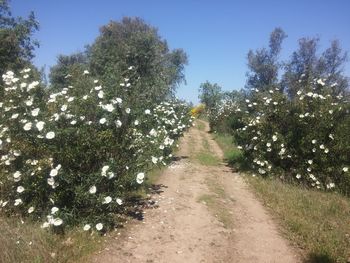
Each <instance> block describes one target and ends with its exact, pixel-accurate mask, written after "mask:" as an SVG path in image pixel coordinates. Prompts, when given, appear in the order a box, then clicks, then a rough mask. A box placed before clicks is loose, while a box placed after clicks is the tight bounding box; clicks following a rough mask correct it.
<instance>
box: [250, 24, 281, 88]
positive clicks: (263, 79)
mask: <svg viewBox="0 0 350 263" xmlns="http://www.w3.org/2000/svg"><path fill="white" fill-rule="evenodd" d="M286 37H287V35H286V34H285V33H284V31H283V30H282V29H281V28H276V29H275V30H274V31H272V33H271V35H270V43H269V49H266V48H262V49H258V50H256V51H255V52H254V51H252V50H250V51H249V52H248V68H249V72H248V73H247V76H248V80H247V85H246V89H247V90H248V91H252V90H255V89H258V90H259V91H266V90H268V89H271V86H276V85H277V82H278V70H279V69H280V67H281V65H280V63H278V55H279V53H280V51H281V46H282V42H283V40H284V39H285V38H286Z"/></svg>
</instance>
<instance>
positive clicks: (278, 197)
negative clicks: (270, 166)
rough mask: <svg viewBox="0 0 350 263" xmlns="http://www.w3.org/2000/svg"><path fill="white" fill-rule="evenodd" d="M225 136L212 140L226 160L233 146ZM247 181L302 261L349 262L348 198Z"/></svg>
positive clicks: (271, 181)
mask: <svg viewBox="0 0 350 263" xmlns="http://www.w3.org/2000/svg"><path fill="white" fill-rule="evenodd" d="M225 137H227V136H225V135H216V136H215V139H216V141H217V142H218V144H219V145H220V146H221V147H222V149H223V151H224V152H225V156H227V157H226V158H227V159H228V161H230V159H229V157H230V156H232V155H231V154H232V151H234V146H233V143H232V141H231V144H229V143H227V142H228V140H231V139H230V138H225ZM231 162H232V160H231ZM247 182H248V183H249V185H250V186H251V188H252V189H253V190H254V192H255V193H256V194H257V196H258V197H259V198H260V200H261V201H262V202H263V203H264V205H265V206H266V207H268V208H269V209H270V212H271V214H272V215H274V216H275V217H276V218H277V219H278V221H279V222H281V225H282V227H283V230H284V234H285V236H286V237H287V238H288V239H290V240H291V241H292V243H294V244H296V246H298V247H300V248H302V249H303V250H304V251H305V262H309V263H316V262H317V263H329V262H350V200H349V198H346V197H344V196H342V195H340V194H337V193H325V192H320V191H314V190H309V189H304V188H300V187H298V186H294V185H290V184H286V183H282V182H280V181H279V180H277V179H264V178H261V177H247Z"/></svg>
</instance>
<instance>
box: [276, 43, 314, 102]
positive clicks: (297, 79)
mask: <svg viewBox="0 0 350 263" xmlns="http://www.w3.org/2000/svg"><path fill="white" fill-rule="evenodd" d="M318 42H319V39H318V38H301V39H300V40H299V49H298V50H297V51H294V52H293V54H292V56H291V59H290V61H289V62H287V63H286V64H285V73H284V75H283V77H282V85H283V87H284V89H285V90H286V92H287V93H288V95H289V97H290V98H291V99H293V98H294V97H295V96H296V93H297V92H298V90H303V89H305V88H307V87H308V86H309V83H311V81H312V80H313V79H314V78H315V77H316V76H317V73H316V64H317V60H318V58H317V55H316V51H317V45H318Z"/></svg>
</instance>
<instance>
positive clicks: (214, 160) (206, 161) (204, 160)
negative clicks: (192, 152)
mask: <svg viewBox="0 0 350 263" xmlns="http://www.w3.org/2000/svg"><path fill="white" fill-rule="evenodd" d="M196 159H197V160H198V162H199V163H200V164H202V165H206V166H216V165H218V164H220V159H219V158H218V157H216V156H215V155H213V154H212V153H210V152H199V153H198V154H197V155H196Z"/></svg>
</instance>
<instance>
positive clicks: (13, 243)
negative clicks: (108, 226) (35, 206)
mask: <svg viewBox="0 0 350 263" xmlns="http://www.w3.org/2000/svg"><path fill="white" fill-rule="evenodd" d="M0 225H1V235H0V250H1V253H0V262H6V263H18V262H28V263H29V262H31V263H32V262H37V263H39V262H43V263H46V262H48V263H50V262H83V261H84V258H85V257H86V256H87V255H88V254H90V253H91V252H93V251H96V250H97V249H98V248H99V247H100V245H99V243H101V241H102V240H103V237H101V236H99V235H97V234H96V233H95V234H94V235H90V234H89V233H86V232H83V231H81V230H77V229H75V230H74V231H70V232H68V233H66V234H65V235H55V234H52V233H50V232H49V231H47V230H44V229H41V228H40V226H39V225H37V224H33V223H30V222H26V223H23V224H22V223H21V222H19V220H18V219H17V218H15V219H13V218H4V217H2V218H0Z"/></svg>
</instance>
